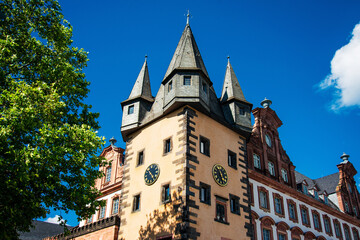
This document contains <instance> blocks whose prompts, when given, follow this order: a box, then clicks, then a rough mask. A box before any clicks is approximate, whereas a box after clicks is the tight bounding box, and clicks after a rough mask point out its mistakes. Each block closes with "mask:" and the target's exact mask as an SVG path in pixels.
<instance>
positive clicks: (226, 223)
mask: <svg viewBox="0 0 360 240" xmlns="http://www.w3.org/2000/svg"><path fill="white" fill-rule="evenodd" d="M214 221H215V222H219V223H222V224H225V225H230V223H228V222H224V221H220V220H218V219H217V218H214Z"/></svg>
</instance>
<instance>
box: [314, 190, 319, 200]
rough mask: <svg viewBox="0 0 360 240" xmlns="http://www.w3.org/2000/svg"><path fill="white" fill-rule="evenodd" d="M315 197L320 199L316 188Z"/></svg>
mask: <svg viewBox="0 0 360 240" xmlns="http://www.w3.org/2000/svg"><path fill="white" fill-rule="evenodd" d="M314 197H315V199H319V194H318V192H317V191H316V190H314Z"/></svg>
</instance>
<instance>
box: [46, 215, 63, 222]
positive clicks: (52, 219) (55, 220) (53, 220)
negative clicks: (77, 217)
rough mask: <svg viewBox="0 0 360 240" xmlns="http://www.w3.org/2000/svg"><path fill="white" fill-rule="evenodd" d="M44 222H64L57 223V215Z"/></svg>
mask: <svg viewBox="0 0 360 240" xmlns="http://www.w3.org/2000/svg"><path fill="white" fill-rule="evenodd" d="M44 222H48V223H56V224H60V223H61V222H64V220H62V221H59V215H55V217H49V218H48V219H46V220H45V221H44Z"/></svg>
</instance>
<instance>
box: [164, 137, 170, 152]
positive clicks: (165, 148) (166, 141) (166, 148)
mask: <svg viewBox="0 0 360 240" xmlns="http://www.w3.org/2000/svg"><path fill="white" fill-rule="evenodd" d="M170 151H171V138H169V139H166V140H165V141H164V153H169V152H170Z"/></svg>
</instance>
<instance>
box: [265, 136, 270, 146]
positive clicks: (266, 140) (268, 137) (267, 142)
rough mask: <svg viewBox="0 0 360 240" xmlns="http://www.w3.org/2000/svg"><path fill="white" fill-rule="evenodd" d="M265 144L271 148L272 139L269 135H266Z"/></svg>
mask: <svg viewBox="0 0 360 240" xmlns="http://www.w3.org/2000/svg"><path fill="white" fill-rule="evenodd" d="M265 142H266V144H267V145H268V146H269V147H271V138H270V136H269V135H267V134H265Z"/></svg>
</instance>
